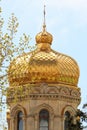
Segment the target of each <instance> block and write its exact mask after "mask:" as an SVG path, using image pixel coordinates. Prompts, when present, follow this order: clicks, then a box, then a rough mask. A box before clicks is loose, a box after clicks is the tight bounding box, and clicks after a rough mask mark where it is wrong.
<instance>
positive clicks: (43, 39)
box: [36, 25, 53, 44]
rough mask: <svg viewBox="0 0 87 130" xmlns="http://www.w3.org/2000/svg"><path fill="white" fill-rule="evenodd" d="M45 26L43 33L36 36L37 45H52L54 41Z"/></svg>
mask: <svg viewBox="0 0 87 130" xmlns="http://www.w3.org/2000/svg"><path fill="white" fill-rule="evenodd" d="M44 26H45V25H44ZM44 26H43V31H42V32H40V33H38V34H37V35H36V43H37V44H39V43H44V44H46V43H49V44H51V43H52V41H53V37H52V35H51V34H50V33H48V32H47V31H46V30H45V28H44Z"/></svg>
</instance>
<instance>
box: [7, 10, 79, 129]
mask: <svg viewBox="0 0 87 130" xmlns="http://www.w3.org/2000/svg"><path fill="white" fill-rule="evenodd" d="M35 40H36V49H35V50H34V51H31V52H29V53H24V54H22V55H20V56H18V57H17V58H15V59H14V60H13V61H12V62H11V63H10V66H9V69H8V80H9V87H8V90H7V104H8V106H9V111H7V121H8V130H68V129H67V127H68V126H67V124H68V123H67V118H68V117H70V116H72V117H73V119H74V117H75V113H76V111H77V107H78V105H79V103H80V99H81V98H80V88H79V87H78V79H79V73H80V72H79V67H78V64H77V62H76V61H75V60H74V59H73V58H71V57H70V56H67V55H65V54H62V53H60V52H56V51H55V50H53V49H52V48H51V45H52V42H53V36H52V34H50V33H49V32H47V30H46V24H45V10H44V23H43V28H42V31H41V32H40V33H38V34H37V35H36V37H35ZM73 121H74V120H73Z"/></svg>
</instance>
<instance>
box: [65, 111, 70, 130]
mask: <svg viewBox="0 0 87 130" xmlns="http://www.w3.org/2000/svg"><path fill="white" fill-rule="evenodd" d="M69 125H70V113H69V112H68V111H66V112H65V121H64V130H70V127H69Z"/></svg>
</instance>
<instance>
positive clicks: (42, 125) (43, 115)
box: [39, 109, 49, 130]
mask: <svg viewBox="0 0 87 130" xmlns="http://www.w3.org/2000/svg"><path fill="white" fill-rule="evenodd" d="M39 130H49V112H48V111H47V110H45V109H43V110H41V111H40V113H39Z"/></svg>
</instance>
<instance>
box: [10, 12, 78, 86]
mask: <svg viewBox="0 0 87 130" xmlns="http://www.w3.org/2000/svg"><path fill="white" fill-rule="evenodd" d="M44 16H45V12H44ZM52 40H53V37H52V35H51V34H50V33H48V32H47V31H46V25H45V18H44V25H43V31H42V32H40V33H39V34H37V35H36V43H37V48H36V49H35V50H34V51H32V52H30V53H25V54H23V55H21V56H18V57H17V58H16V59H14V60H13V61H12V62H11V64H10V66H9V70H8V79H9V84H10V86H19V85H23V84H29V83H43V82H45V83H58V84H64V85H73V86H77V83H78V78H79V67H78V65H77V63H76V61H75V60H74V59H72V58H71V57H69V56H67V55H64V54H61V53H59V52H55V51H54V50H52V49H51V43H52Z"/></svg>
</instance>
